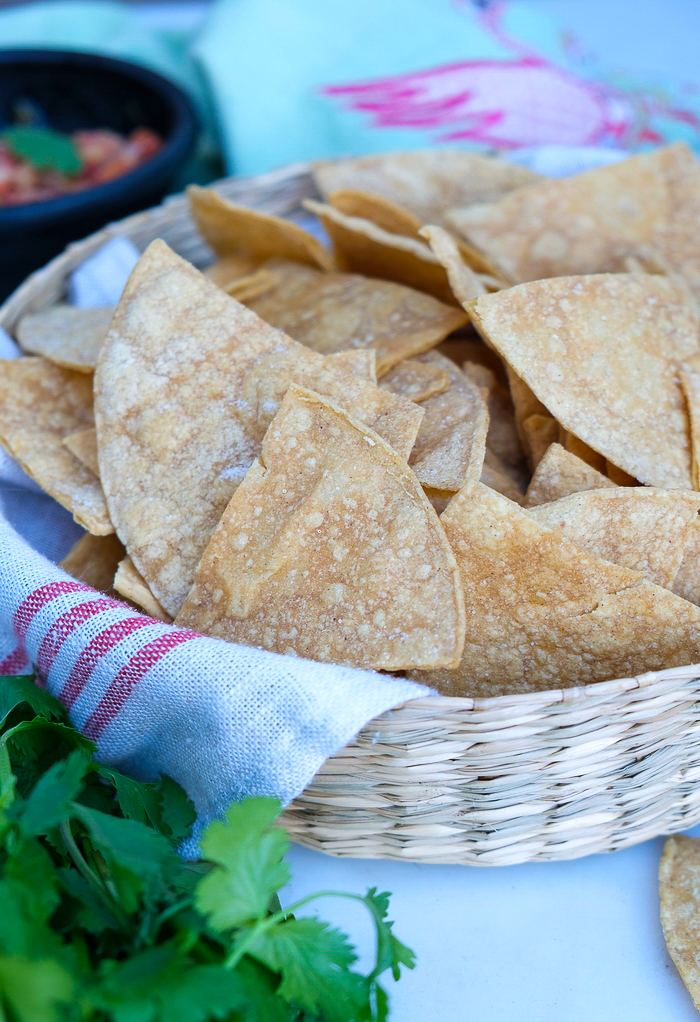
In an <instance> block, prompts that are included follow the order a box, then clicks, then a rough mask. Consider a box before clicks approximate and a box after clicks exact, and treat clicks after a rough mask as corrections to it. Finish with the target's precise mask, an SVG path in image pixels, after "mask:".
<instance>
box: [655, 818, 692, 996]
mask: <svg viewBox="0 0 700 1022" xmlns="http://www.w3.org/2000/svg"><path fill="white" fill-rule="evenodd" d="M659 894H660V896H661V926H662V927H663V931H664V940H665V941H666V947H667V948H668V953H669V954H670V956H671V958H672V959H673V962H674V964H675V966H676V968H677V969H678V971H679V973H680V975H681V979H682V980H683V982H684V983H685V985H686V987H687V989H688V993H689V994H690V996H691V997H692V999H693V1004H694V1005H695V1007H696V1008H697V1009H698V1011H700V840H699V839H698V838H693V837H685V836H684V835H683V834H675V835H674V836H673V837H670V838H667V840H666V844H665V845H664V853H663V856H662V857H661V863H660V865H659Z"/></svg>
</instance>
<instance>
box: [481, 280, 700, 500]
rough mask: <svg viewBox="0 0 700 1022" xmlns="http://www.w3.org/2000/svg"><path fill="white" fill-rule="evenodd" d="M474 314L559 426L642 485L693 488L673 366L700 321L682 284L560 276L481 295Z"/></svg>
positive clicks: (691, 347)
mask: <svg viewBox="0 0 700 1022" xmlns="http://www.w3.org/2000/svg"><path fill="white" fill-rule="evenodd" d="M472 316H473V317H474V318H475V319H477V320H478V322H479V329H480V331H481V332H483V333H485V334H486V335H487V336H488V337H489V340H490V342H491V343H492V344H493V346H494V347H495V348H496V349H497V350H498V351H499V353H500V354H501V355H502V357H503V358H505V359H506V361H507V362H508V364H509V365H510V366H512V368H513V370H514V372H515V373H517V375H518V376H519V377H521V378H522V379H523V380H524V381H525V383H526V384H527V385H528V386H529V387H530V388H531V389H532V390H533V392H534V393H535V395H536V396H537V397H538V398H539V400H540V401H542V402H543V403H544V404H545V405H546V407H547V408H548V409H549V412H550V413H551V414H552V415H553V416H554V417H555V418H556V419H557V421H558V422H560V423H561V425H562V426H563V427H564V428H565V429H567V430H569V431H570V432H571V433H573V434H574V435H575V436H577V437H578V438H579V439H580V440H582V441H583V442H584V443H586V444H588V445H589V446H590V447H592V448H593V449H594V450H595V451H597V452H598V453H599V454H602V455H604V456H605V457H606V458H608V459H609V460H610V461H612V462H613V464H615V465H617V466H619V467H620V468H621V469H624V471H625V472H628V473H629V474H630V475H632V476H634V477H635V478H636V479H639V481H640V482H642V483H645V484H647V485H651V486H658V487H661V488H669V489H673V488H677V487H678V488H682V489H690V488H691V486H692V479H691V473H690V442H689V436H688V421H687V415H686V410H685V402H684V400H683V395H682V392H681V389H680V386H679V384H678V380H677V366H678V363H679V362H681V361H683V360H684V359H685V358H687V357H688V356H690V355H692V354H693V353H694V352H695V351H697V349H698V346H699V345H698V327H699V323H698V313H697V311H696V309H695V306H694V304H693V303H692V302H691V301H689V300H688V298H687V296H686V294H685V293H684V292H683V290H682V289H681V288H679V287H678V286H677V285H675V284H673V283H672V282H671V281H669V280H668V279H666V278H665V277H652V276H649V275H646V276H643V275H642V274H636V273H631V274H623V273H619V274H599V275H597V276H591V277H560V278H557V279H554V280H538V281H534V282H532V283H530V284H520V285H518V286H517V287H513V288H510V289H509V290H507V291H500V292H498V293H497V294H492V295H484V296H482V297H481V298H478V299H477V301H476V302H475V303H474V306H473V311H472ZM516 408H517V406H516Z"/></svg>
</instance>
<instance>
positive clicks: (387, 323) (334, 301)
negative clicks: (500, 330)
mask: <svg viewBox="0 0 700 1022" xmlns="http://www.w3.org/2000/svg"><path fill="white" fill-rule="evenodd" d="M269 266H270V271H271V272H272V273H273V274H274V276H275V279H276V283H275V286H274V287H273V288H272V289H271V290H270V291H268V292H267V293H266V294H264V295H262V297H260V298H257V299H255V300H253V301H250V302H248V306H249V308H251V309H252V310H253V312H255V313H257V315H258V316H260V318H261V319H264V320H265V322H266V323H269V324H270V325H271V326H274V327H277V328H278V330H284V332H285V333H286V334H288V335H289V336H290V337H293V338H294V340H295V341H299V342H300V343H301V344H305V345H306V346H307V347H309V348H313V349H314V350H315V351H320V352H321V353H322V354H324V355H328V354H330V353H331V352H335V351H343V350H345V349H347V348H364V347H372V348H374V349H375V350H376V352H377V370H378V372H380V373H382V372H384V371H385V370H386V369H389V368H390V367H391V366H392V365H395V364H396V363H397V362H400V361H401V360H402V359H404V358H410V357H411V356H412V355H417V354H420V353H421V352H423V351H427V350H428V349H429V348H432V347H434V346H435V345H436V344H438V343H439V342H440V341H442V340H443V339H444V338H445V337H447V335H448V334H450V333H452V331H453V330H457V329H458V328H459V327H460V326H463V325H464V324H465V323H466V322H468V316H467V314H466V312H463V310H460V311H458V310H457V309H455V308H454V307H453V306H448V305H444V304H443V303H442V302H438V301H436V300H435V299H434V298H432V297H431V296H430V295H426V294H424V293H423V292H422V291H415V290H413V289H412V288H408V287H404V286H402V285H401V284H395V283H392V282H389V281H386V280H372V279H370V278H368V277H363V276H360V275H359V274H350V273H320V272H319V271H318V270H314V269H312V268H311V267H309V266H301V265H299V264H298V263H270V264H269Z"/></svg>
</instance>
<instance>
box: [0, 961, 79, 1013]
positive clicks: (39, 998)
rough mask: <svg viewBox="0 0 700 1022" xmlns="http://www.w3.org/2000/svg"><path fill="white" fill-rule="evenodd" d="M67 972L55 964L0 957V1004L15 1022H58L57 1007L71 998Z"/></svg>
mask: <svg viewBox="0 0 700 1022" xmlns="http://www.w3.org/2000/svg"><path fill="white" fill-rule="evenodd" d="M73 991H74V983H73V978H72V977H71V975H70V973H69V972H68V971H67V970H66V969H65V968H64V967H63V966H62V965H59V963H58V962H56V961H51V960H48V961H39V962H34V961H29V959H27V958H23V957H20V956H18V955H16V956H13V957H11V958H0V1003H2V1004H4V1005H5V1006H6V1007H8V1008H9V1009H10V1011H11V1013H12V1015H11V1017H13V1018H16V1019H17V1020H18V1022H62V1020H63V1019H64V1018H65V1015H64V1014H63V1012H61V1011H60V1009H59V1007H58V1006H59V1005H61V1004H68V1003H69V1002H70V1001H71V1000H72V998H73Z"/></svg>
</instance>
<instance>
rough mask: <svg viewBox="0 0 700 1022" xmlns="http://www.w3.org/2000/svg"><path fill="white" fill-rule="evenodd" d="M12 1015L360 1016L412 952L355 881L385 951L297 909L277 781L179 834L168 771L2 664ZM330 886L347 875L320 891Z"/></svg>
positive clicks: (1, 832) (0, 933)
mask: <svg viewBox="0 0 700 1022" xmlns="http://www.w3.org/2000/svg"><path fill="white" fill-rule="evenodd" d="M0 722H1V723H0V1022H5V1020H6V1022H73V1020H75V1022H77V1020H88V1022H207V1020H209V1019H222V1020H227V1022H239V1020H240V1022H292V1020H295V1022H297V1020H298V1022H312V1020H324V1022H353V1020H358V1022H360V1020H368V1022H369V1020H378V1022H379V1020H382V1019H386V1018H387V1014H388V1006H387V996H386V993H385V992H384V990H383V989H382V988H381V986H380V985H379V983H378V982H377V979H378V977H379V975H380V974H381V973H382V972H384V971H385V970H386V969H391V970H392V972H393V974H394V976H395V977H396V978H398V976H399V966H400V965H404V966H407V967H408V968H411V967H412V966H413V953H412V952H411V951H410V950H409V949H408V948H407V947H405V946H404V945H403V944H401V943H400V941H399V940H397V938H396V937H395V936H394V935H393V933H392V931H391V926H392V924H391V923H390V922H389V921H388V920H387V918H386V915H387V906H388V898H387V895H386V894H377V893H376V891H375V890H370V891H368V892H367V894H366V895H365V897H364V898H360V897H359V896H357V895H343V896H344V897H353V898H357V899H358V900H359V901H362V902H364V904H365V905H366V906H367V908H368V909H369V911H370V913H371V915H372V918H373V920H374V923H375V927H376V933H377V957H376V964H375V967H374V968H373V969H372V971H371V972H370V973H369V975H363V974H361V973H358V972H354V971H353V970H352V968H351V966H352V965H353V963H354V962H355V960H356V956H355V954H354V952H353V948H352V946H351V945H350V943H349V942H348V938H347V937H346V936H345V934H343V933H341V932H340V931H339V930H335V929H331V928H330V927H329V926H328V925H327V924H326V923H323V922H321V921H319V920H318V919H317V918H315V917H307V916H302V917H297V916H296V914H295V913H296V912H297V910H298V909H300V908H301V907H302V906H303V905H304V904H306V902H308V901H310V900H312V899H311V898H305V899H304V900H303V901H301V902H299V903H298V904H296V905H292V906H290V907H289V908H288V909H286V910H282V909H281V908H280V903H279V901H278V899H277V892H278V891H279V889H280V888H281V887H283V886H284V885H285V883H286V882H287V880H288V877H289V874H288V868H287V865H286V863H285V862H284V861H283V859H284V855H285V852H286V851H287V848H288V840H287V837H286V834H285V832H284V831H283V830H280V829H279V828H275V827H272V826H271V825H272V823H273V821H274V819H275V816H276V815H277V813H278V812H279V808H280V807H279V804H278V803H277V802H276V801H275V800H274V799H269V798H252V799H248V800H247V801H245V802H242V803H239V804H236V805H233V806H232V807H231V808H230V809H229V811H228V814H227V816H226V820H225V821H221V822H216V823H212V824H211V825H210V826H209V827H208V828H207V829H206V831H205V832H204V835H203V837H202V841H201V847H202V855H203V857H204V858H203V861H201V862H198V863H191V862H190V863H188V862H185V861H184V860H183V859H181V858H180V857H179V856H178V855H177V854H176V851H175V849H176V847H177V845H178V844H179V843H180V842H181V840H182V839H183V838H184V837H185V836H186V835H187V834H188V832H189V829H190V827H191V824H192V821H193V816H194V814H193V811H192V807H191V805H190V803H189V802H188V801H187V798H186V797H185V795H184V794H183V792H182V790H181V789H180V788H179V787H178V786H177V785H176V784H175V783H174V782H173V781H171V780H169V779H168V778H163V779H161V781H159V782H158V783H156V784H140V783H138V782H136V781H134V780H131V779H130V778H128V777H125V776H124V775H122V774H120V773H118V772H117V771H115V770H112V769H110V768H109V767H105V766H100V765H99V764H98V763H96V762H95V761H94V760H93V758H92V757H93V753H94V746H93V744H92V743H91V742H89V741H88V740H87V739H86V738H84V737H83V736H82V735H81V734H79V732H77V731H76V730H75V729H74V728H73V727H71V726H70V724H69V723H68V721H67V719H66V716H65V712H64V710H63V708H62V707H61V705H60V704H59V703H58V702H57V701H56V700H55V699H53V698H52V697H51V696H49V695H48V694H46V693H45V692H43V691H42V690H41V689H39V688H37V687H36V686H35V685H34V684H33V682H32V680H31V679H29V678H0ZM323 893H324V894H330V893H335V892H323Z"/></svg>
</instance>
